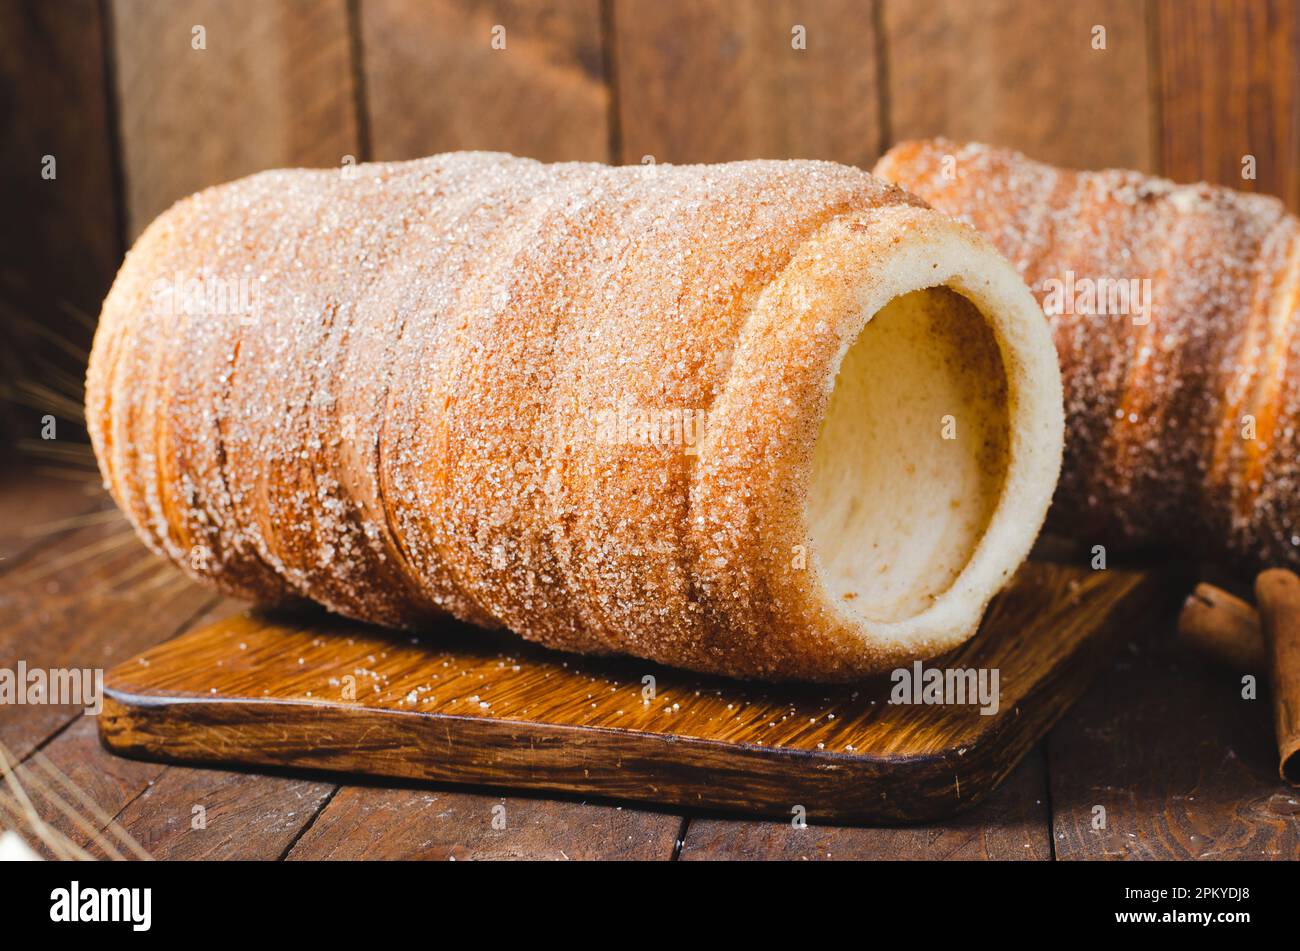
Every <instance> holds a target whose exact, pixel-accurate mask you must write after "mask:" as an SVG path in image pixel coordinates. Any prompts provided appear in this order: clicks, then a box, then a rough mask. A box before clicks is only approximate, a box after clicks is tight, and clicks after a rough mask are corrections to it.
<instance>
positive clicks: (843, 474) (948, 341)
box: [808, 287, 1010, 622]
mask: <svg viewBox="0 0 1300 951" xmlns="http://www.w3.org/2000/svg"><path fill="white" fill-rule="evenodd" d="M1009 431H1010V420H1009V410H1008V400H1007V379H1006V372H1005V370H1004V368H1003V365H1002V356H1001V354H1000V352H999V350H998V346H997V341H996V340H995V338H994V336H993V333H992V331H991V330H990V329H989V326H988V323H987V322H986V321H985V319H984V317H983V315H982V314H981V313H980V311H979V310H978V309H977V308H976V307H975V305H974V304H972V303H971V302H970V301H969V300H967V299H966V298H965V297H963V296H961V295H960V294H958V293H956V292H955V291H952V290H950V289H949V288H946V287H934V288H927V289H924V290H918V291H913V292H911V293H909V294H904V295H903V296H901V297H896V298H894V299H893V300H892V301H890V302H889V303H888V304H887V305H886V306H885V307H884V308H882V309H881V310H880V311H878V312H877V313H876V314H875V315H873V316H872V318H871V320H870V321H868V323H867V325H866V327H865V328H864V329H863V331H862V333H861V334H860V335H859V336H858V339H857V340H856V341H854V343H853V345H852V346H851V347H850V348H849V350H848V353H847V354H846V355H845V358H844V362H843V363H842V364H841V366H840V370H839V375H838V376H837V378H836V380H835V388H834V390H833V392H832V394H831V400H830V406H829V409H828V411H827V413H826V418H825V419H824V420H823V421H822V429H821V433H820V435H819V437H818V440H817V446H816V449H815V450H814V455H813V471H812V483H811V487H810V491H809V495H808V524H809V528H810V530H811V534H812V543H813V548H814V562H813V563H814V564H815V565H816V566H817V568H818V570H820V571H821V573H822V581H823V584H824V585H825V588H826V590H827V592H828V593H829V595H830V596H831V597H832V598H834V599H835V600H836V601H837V602H838V603H839V604H840V606H841V609H842V610H843V611H845V612H846V613H849V614H856V615H858V616H860V617H862V618H864V619H866V620H871V621H879V622H888V621H896V620H901V619H903V618H907V617H912V616H914V615H915V614H917V613H919V612H920V611H923V610H924V609H926V608H927V607H929V606H930V604H931V603H932V602H933V601H934V599H935V598H937V597H938V596H940V595H941V594H943V593H944V592H945V591H947V590H948V589H949V588H950V587H951V586H952V583H953V581H954V580H956V578H957V576H958V575H960V574H961V571H962V569H963V568H964V567H965V566H966V564H967V563H968V562H969V561H970V558H971V556H972V554H973V553H974V551H975V548H976V546H977V545H978V543H979V540H980V538H981V537H982V536H983V535H984V533H985V531H986V530H987V528H988V525H989V521H990V519H991V518H992V516H993V512H994V510H995V509H996V508H997V505H998V502H999V499H1000V497H1001V491H1002V486H1003V485H1004V484H1005V481H1006V474H1007V464H1008V438H1009Z"/></svg>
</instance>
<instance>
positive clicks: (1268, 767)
mask: <svg viewBox="0 0 1300 951" xmlns="http://www.w3.org/2000/svg"><path fill="white" fill-rule="evenodd" d="M1175 612H1176V607H1175V608H1171V610H1170V612H1169V614H1168V616H1167V617H1166V618H1164V619H1163V620H1162V621H1161V623H1159V624H1156V625H1151V626H1148V627H1146V628H1134V629H1132V630H1131V631H1130V632H1129V638H1130V640H1129V643H1128V644H1127V645H1126V646H1125V649H1124V650H1122V651H1121V652H1120V653H1119V655H1118V657H1117V659H1116V660H1115V661H1114V663H1113V664H1112V665H1111V668H1110V670H1108V671H1107V672H1106V673H1104V674H1103V675H1102V676H1100V677H1099V678H1098V679H1097V682H1096V684H1095V685H1094V687H1093V688H1092V690H1091V691H1089V693H1088V694H1087V695H1086V696H1085V698H1084V699H1083V700H1082V701H1080V702H1079V703H1078V704H1077V705H1076V706H1075V707H1074V709H1073V710H1071V711H1070V712H1069V713H1068V714H1066V716H1065V717H1064V719H1062V721H1061V723H1060V724H1058V725H1057V727H1056V729H1054V730H1053V731H1052V733H1051V734H1050V736H1049V737H1048V745H1047V749H1048V763H1049V765H1050V769H1051V791H1052V811H1053V827H1054V831H1053V835H1054V839H1055V844H1056V855H1057V857H1058V858H1061V859H1187V858H1197V859H1208V858H1214V859H1296V858H1300V795H1297V793H1296V791H1295V790H1293V789H1288V788H1287V786H1286V785H1285V784H1284V783H1283V782H1282V781H1281V780H1280V779H1279V778H1278V775H1277V750H1276V748H1275V746H1274V744H1273V731H1272V723H1271V719H1270V706H1269V701H1268V698H1267V694H1266V693H1265V692H1264V691H1265V690H1266V685H1265V684H1264V683H1263V682H1262V681H1261V682H1259V684H1258V686H1259V690H1260V693H1259V698H1258V699H1255V700H1245V699H1243V698H1242V696H1241V693H1242V682H1241V676H1242V675H1241V674H1238V673H1236V672H1233V671H1231V670H1227V669H1225V668H1223V667H1221V666H1219V665H1218V664H1216V663H1213V662H1210V661H1206V660H1203V659H1201V658H1200V657H1199V656H1197V655H1195V654H1191V653H1189V652H1186V651H1182V650H1180V649H1179V648H1178V646H1177V643H1176V641H1175V639H1174V631H1173V627H1174V614H1175ZM1097 807H1101V808H1102V809H1104V811H1105V814H1104V818H1105V828H1104V829H1103V828H1094V827H1093V826H1094V822H1095V820H1096V819H1097V818H1098V817H1099V816H1100V815H1101V814H1100V813H1097V812H1096V811H1095V810H1096V809H1097Z"/></svg>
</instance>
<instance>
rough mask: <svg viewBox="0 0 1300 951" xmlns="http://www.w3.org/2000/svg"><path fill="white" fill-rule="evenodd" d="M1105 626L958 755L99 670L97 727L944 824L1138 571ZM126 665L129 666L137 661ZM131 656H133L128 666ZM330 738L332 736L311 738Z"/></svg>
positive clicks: (196, 758)
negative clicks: (143, 682)
mask: <svg viewBox="0 0 1300 951" xmlns="http://www.w3.org/2000/svg"><path fill="white" fill-rule="evenodd" d="M1132 584H1133V586H1132V588H1131V589H1130V590H1129V591H1128V592H1126V594H1125V596H1123V597H1120V598H1119V599H1117V601H1116V604H1115V606H1114V607H1113V608H1112V609H1111V612H1110V614H1109V616H1108V617H1107V618H1106V620H1105V621H1104V622H1102V623H1101V624H1100V625H1099V629H1098V631H1097V632H1096V633H1095V634H1093V635H1092V636H1090V637H1088V638H1086V639H1085V641H1084V642H1083V643H1082V644H1081V645H1080V646H1079V648H1078V649H1076V651H1075V652H1074V653H1073V654H1071V655H1070V656H1069V657H1067V658H1065V659H1064V660H1063V661H1062V662H1061V663H1058V664H1057V665H1056V666H1055V667H1054V668H1052V669H1051V670H1050V671H1049V672H1048V673H1047V674H1046V675H1045V676H1044V677H1043V678H1042V679H1041V680H1039V681H1038V682H1037V683H1036V684H1035V685H1034V687H1033V689H1032V690H1031V691H1030V692H1029V694H1027V695H1026V696H1025V698H1024V700H1023V701H1022V702H1021V704H1020V706H1019V707H1018V708H1017V709H1016V715H1015V716H1011V717H996V718H989V719H990V729H988V730H987V731H985V733H984V734H982V735H981V737H980V738H979V740H978V741H977V742H975V743H973V744H971V745H970V746H968V747H966V748H965V749H964V750H962V751H960V752H958V751H944V752H943V753H940V754H937V755H933V756H909V757H890V756H872V755H869V754H862V753H854V754H845V753H839V752H830V751H812V750H800V749H793V748H789V747H784V748H773V747H766V746H758V745H752V744H733V743H725V742H721V741H717V740H708V739H699V738H693V737H684V736H672V735H667V734H654V733H647V732H636V731H626V730H615V729H609V728H592V727H570V726H563V725H557V724H546V723H529V722H526V721H520V720H507V719H490V718H476V717H464V716H456V715H446V714H427V713H417V712H414V711H411V712H398V711H391V710H376V709H373V708H369V709H368V708H365V707H362V708H346V709H345V708H338V707H333V706H327V705H325V704H315V703H311V702H309V701H285V700H274V699H271V700H264V699H253V698H241V699H233V700H232V699H225V698H214V699H212V700H206V699H202V698H195V697H167V696H161V695H159V696H152V695H151V696H144V695H139V694H136V693H132V692H130V691H126V690H122V689H119V688H117V687H115V686H114V681H115V677H114V673H115V671H110V672H109V673H108V674H107V675H106V679H105V690H104V692H105V704H104V712H103V714H102V715H101V717H100V721H99V722H100V733H101V737H102V739H103V742H104V744H105V746H107V747H108V748H109V749H110V750H112V751H114V752H117V753H120V754H123V755H127V756H132V757H136V758H160V759H164V760H167V761H172V762H186V763H207V764H213V765H217V764H223V763H225V764H228V763H231V762H239V763H245V764H255V765H261V766H271V767H280V768H286V767H287V768H292V769H308V770H323V771H326V772H342V773H366V774H371V775H379V776H389V777H397V778H403V779H415V780H431V781H437V782H449V783H473V784H480V785H483V784H486V785H497V786H510V787H515V788H524V789H534V790H547V791H554V792H564V793H579V794H592V795H600V796H605V797H610V798H615V799H629V800H642V801H650V802H655V803H659V804H663V805H671V806H679V807H686V808H691V809H700V810H720V811H724V812H741V813H746V814H751V815H753V814H758V815H770V816H789V815H790V813H791V810H792V809H793V808H794V807H795V806H796V805H799V806H803V807H804V809H805V810H806V813H807V815H808V818H809V819H810V820H813V819H815V820H817V821H823V822H828V821H833V822H872V823H904V822H924V821H934V820H937V819H941V818H944V817H947V816H950V815H953V814H954V813H956V812H959V811H961V810H962V809H965V808H967V807H969V806H971V805H974V804H975V803H976V802H978V801H979V800H980V799H981V798H983V797H984V796H985V795H987V794H988V793H989V792H991V791H992V790H993V789H994V788H996V786H997V785H998V783H999V782H1001V781H1002V779H1004V778H1005V777H1006V776H1007V775H1008V774H1009V773H1010V772H1011V770H1012V769H1014V768H1015V766H1016V765H1017V764H1018V763H1019V762H1020V760H1021V759H1022V758H1023V757H1024V755H1025V754H1026V753H1027V752H1028V751H1029V750H1030V749H1031V748H1032V747H1033V745H1034V743H1036V742H1037V741H1038V740H1039V739H1040V738H1041V737H1042V736H1043V735H1044V734H1045V733H1046V731H1047V730H1048V729H1050V728H1051V726H1052V725H1053V724H1054V723H1055V722H1056V720H1057V719H1059V717H1060V716H1061V715H1062V714H1064V712H1065V710H1066V708H1067V707H1068V706H1069V704H1070V703H1072V702H1073V701H1074V700H1075V699H1077V698H1078V696H1079V695H1081V694H1082V692H1083V691H1084V689H1085V688H1086V687H1087V686H1088V684H1089V683H1090V682H1091V680H1092V678H1093V676H1094V675H1095V674H1096V673H1097V672H1098V671H1099V670H1100V669H1101V667H1102V666H1103V665H1104V664H1105V662H1106V660H1107V659H1108V658H1109V657H1110V655H1111V647H1112V645H1113V644H1114V642H1115V641H1116V640H1117V639H1118V638H1119V637H1120V636H1121V634H1122V633H1123V632H1124V628H1125V625H1126V623H1129V622H1132V621H1134V620H1136V619H1137V617H1138V616H1139V615H1140V614H1142V613H1143V611H1144V609H1146V608H1149V606H1150V601H1151V600H1152V598H1151V597H1149V596H1145V595H1146V594H1147V592H1146V591H1144V590H1143V589H1149V588H1150V587H1152V586H1156V585H1158V584H1159V581H1158V579H1156V578H1155V577H1153V576H1149V575H1135V576H1134V578H1133V583H1132ZM131 663H132V662H131V661H128V662H127V664H128V665H129V664H131ZM123 666H126V665H123ZM322 734H327V735H328V736H329V746H328V748H327V747H324V746H320V745H317V743H316V738H317V737H319V736H321V735H322Z"/></svg>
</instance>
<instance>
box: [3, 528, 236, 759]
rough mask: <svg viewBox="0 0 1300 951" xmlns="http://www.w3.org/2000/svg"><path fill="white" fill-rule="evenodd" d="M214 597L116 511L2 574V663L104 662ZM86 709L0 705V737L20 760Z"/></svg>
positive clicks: (135, 648) (176, 625) (169, 631)
mask: <svg viewBox="0 0 1300 951" xmlns="http://www.w3.org/2000/svg"><path fill="white" fill-rule="evenodd" d="M215 601H217V597H216V596H215V595H213V594H212V593H210V592H208V591H206V590H204V589H202V588H200V587H198V585H196V584H195V583H194V582H192V581H190V580H188V579H187V578H185V576H183V575H182V574H181V573H180V572H178V571H177V570H176V569H175V568H173V567H171V566H169V565H166V564H164V563H163V562H161V561H159V560H157V559H155V558H154V556H152V555H150V554H149V553H148V552H147V551H145V549H144V547H143V546H142V545H141V544H140V542H139V541H138V540H137V539H136V537H135V533H134V532H133V531H132V530H131V529H130V527H129V526H128V525H127V523H126V521H125V520H124V519H122V518H121V517H117V518H115V519H113V520H112V521H108V522H104V521H100V522H96V523H94V524H91V525H88V526H86V527H84V528H80V529H77V530H75V531H72V532H68V533H65V534H62V535H60V536H58V537H57V538H56V539H55V540H54V541H53V542H51V543H50V544H49V545H46V546H44V547H43V548H42V549H41V551H40V558H39V559H30V560H28V561H27V562H25V563H23V564H21V565H18V566H17V567H16V568H15V569H14V570H13V571H10V572H7V573H5V574H4V575H3V577H0V667H4V668H8V669H10V670H14V669H16V666H17V664H18V662H19V661H20V660H21V661H23V662H25V663H26V665H27V666H28V668H29V669H30V668H40V669H45V670H48V669H50V668H55V667H71V668H78V669H82V668H91V669H94V668H104V667H106V666H109V665H111V664H114V663H118V662H120V661H122V660H124V659H126V658H127V657H129V656H131V655H133V654H135V653H137V652H139V651H141V650H143V649H145V648H147V647H149V646H150V645H153V644H156V643H157V642H158V641H160V640H163V639H164V638H166V637H170V636H172V635H173V634H175V633H176V632H177V631H179V630H184V629H185V626H186V622H187V621H189V620H190V619H192V618H194V617H196V616H197V615H198V614H200V613H201V612H202V611H203V610H204V608H205V607H207V606H209V605H211V604H213V603H214V602H215ZM82 715H83V708H81V707H75V706H62V705H53V704H40V705H35V706H31V705H27V706H22V707H14V708H6V709H5V714H4V716H3V717H0V741H2V742H4V743H5V744H6V745H7V746H8V747H9V749H10V751H11V752H13V753H14V754H15V755H16V756H18V757H19V758H22V757H24V756H26V755H27V753H29V752H30V751H31V750H32V749H34V748H35V747H36V746H38V745H39V744H40V743H41V742H43V741H44V740H45V739H46V738H47V737H49V736H50V735H51V734H53V733H55V732H56V731H57V730H58V729H59V728H61V727H62V726H64V725H65V724H67V723H68V722H70V721H72V720H73V719H74V718H76V717H80V716H82Z"/></svg>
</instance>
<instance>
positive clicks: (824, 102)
mask: <svg viewBox="0 0 1300 951" xmlns="http://www.w3.org/2000/svg"><path fill="white" fill-rule="evenodd" d="M196 25H201V26H203V27H204V29H205V31H206V37H205V39H206V49H203V50H195V49H193V48H192V46H191V36H192V30H193V28H194V26H196ZM496 25H500V26H503V27H504V28H505V37H506V44H505V49H501V50H497V49H493V48H492V35H493V34H492V30H493V27H494V26H496ZM796 25H798V26H802V27H804V30H805V32H806V49H804V50H795V49H793V48H792V30H793V29H794V27H795V26H796ZM1097 25H1101V26H1104V27H1105V28H1106V41H1107V42H1106V49H1105V50H1095V49H1093V48H1092V30H1093V27H1094V26H1097ZM0 109H2V110H3V129H4V135H3V140H2V141H0V177H2V178H3V180H4V184H5V194H6V201H5V204H6V208H7V210H8V212H9V218H10V225H11V226H10V227H8V228H6V229H4V239H3V254H4V260H5V261H6V269H7V270H8V271H10V272H12V273H11V274H10V282H9V283H13V279H14V278H15V277H17V278H18V279H20V280H22V281H23V282H24V283H25V284H26V286H28V287H29V288H30V289H32V290H34V291H35V294H34V301H35V302H36V303H37V304H40V303H41V302H43V301H48V300H50V299H51V298H58V299H62V300H64V301H66V302H67V303H68V304H71V305H72V306H74V307H76V308H78V309H79V310H80V311H81V312H83V313H85V314H88V315H91V316H92V317H93V315H94V314H95V313H97V311H98V306H99V303H100V301H101V299H102V297H103V294H104V292H105V290H106V289H107V287H108V284H109V282H110V281H111V280H112V276H113V274H114V273H115V271H116V270H117V267H118V264H119V262H120V260H121V258H122V254H123V251H124V249H125V248H126V247H128V246H129V244H130V242H131V241H132V239H133V238H134V237H135V236H136V235H137V234H139V232H140V230H141V229H142V228H143V227H144V226H145V225H146V224H147V223H148V222H149V221H150V220H151V219H152V218H153V217H154V216H155V215H156V214H158V213H159V212H160V211H162V210H163V209H165V208H166V207H167V206H168V205H169V204H170V203H171V202H173V201H174V200H176V199H177V198H180V197H182V196H184V195H186V194H188V193H190V192H193V191H195V190H197V189H199V188H203V187H205V186H207V185H212V184H215V183H218V182H223V181H227V180H229V179H232V178H236V177H239V176H241V175H246V174H249V173H251V172H255V171H258V170H260V169H264V168H271V167H276V166H289V165H315V166H326V165H337V164H339V163H340V162H342V161H344V160H345V158H344V157H345V156H353V157H355V158H356V159H358V160H368V159H376V160H380V159H403V158H412V157H415V156H421V155H428V154H431V153H434V152H440V151H446V150H450V149H503V150H507V151H511V152H515V153H518V154H522V155H530V156H534V157H536V158H539V159H547V160H561V159H589V160H600V161H609V162H615V163H621V162H639V161H641V160H642V158H643V156H647V155H651V156H654V158H655V160H657V161H660V162H665V161H666V162H717V161H725V160H730V159H743V158H758V157H764V158H795V157H799V158H821V159H833V160H836V161H840V162H846V163H851V164H856V165H861V166H867V167H869V166H870V165H871V164H872V163H873V162H874V160H875V159H876V157H877V156H878V155H879V154H880V153H881V152H882V150H884V149H885V148H887V147H888V146H889V144H890V143H891V142H894V141H897V140H899V139H903V138H907V137H915V136H925V135H932V134H938V133H943V134H947V135H949V136H952V137H955V138H967V139H981V140H985V141H989V142H993V143H997V144H1005V145H1011V146H1016V147H1019V148H1021V149H1023V150H1025V151H1026V152H1028V153H1029V154H1031V155H1033V156H1035V157H1038V158H1042V159H1046V160H1049V161H1052V162H1057V163H1061V164H1067V165H1074V166H1081V167H1098V166H1105V165H1118V166H1128V167H1133V168H1139V169H1144V170H1148V171H1153V172H1159V173H1162V174H1165V175H1168V176H1171V177H1173V178H1176V179H1183V180H1194V179H1201V178H1204V179H1208V180H1210V181H1216V182H1221V183H1224V184H1229V185H1234V186H1237V187H1244V188H1247V189H1251V190H1259V191H1263V192H1268V193H1271V194H1275V195H1278V196H1280V197H1282V198H1283V199H1284V200H1285V201H1287V203H1288V204H1289V205H1290V206H1291V207H1292V208H1295V207H1297V205H1298V204H1300V0H551V2H540V0H58V2H46V0H3V2H0ZM1245 154H1251V155H1254V156H1256V159H1257V162H1258V177H1257V179H1255V180H1253V181H1243V180H1242V178H1241V159H1242V156H1243V155H1245ZM44 155H54V156H55V157H56V159H57V162H58V165H57V175H58V177H57V179H56V180H54V181H47V180H44V179H42V178H41V175H40V170H41V161H42V157H43V156H44ZM15 224H16V226H14V225H15ZM51 310H53V308H51ZM85 323H86V322H85V321H82V322H81V324H82V325H83V326H68V325H66V324H65V323H64V322H59V326H60V328H61V329H64V330H66V331H67V332H68V333H71V334H73V335H74V337H75V338H76V339H77V340H78V341H80V342H84V338H85V334H86V327H85V326H84V324H85Z"/></svg>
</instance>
